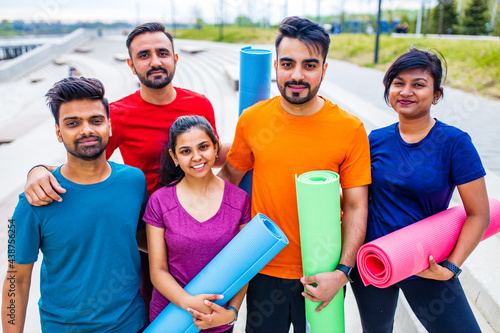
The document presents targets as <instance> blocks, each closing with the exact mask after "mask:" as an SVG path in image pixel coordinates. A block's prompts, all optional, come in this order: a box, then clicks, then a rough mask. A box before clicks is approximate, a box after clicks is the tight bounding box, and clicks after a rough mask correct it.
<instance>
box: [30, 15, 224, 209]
mask: <svg viewBox="0 0 500 333" xmlns="http://www.w3.org/2000/svg"><path fill="white" fill-rule="evenodd" d="M126 43H127V48H128V51H129V56H130V58H129V59H127V63H128V65H129V67H130V69H131V70H132V72H133V73H134V74H135V75H137V77H138V79H139V81H140V85H141V87H140V89H139V90H137V91H136V92H135V93H133V94H131V95H129V96H126V97H124V98H122V99H120V100H118V101H116V102H113V103H111V104H110V119H111V123H112V132H113V133H112V136H111V137H110V141H109V144H108V147H107V148H106V156H107V157H108V158H109V157H110V156H111V155H112V154H113V152H114V151H115V150H116V148H120V152H121V154H122V157H123V161H124V163H125V164H128V165H131V166H135V167H138V168H139V169H141V170H142V171H143V172H144V174H145V175H146V180H147V183H148V192H149V194H151V193H152V192H153V191H154V189H155V184H156V177H157V173H158V170H159V157H160V155H161V152H162V148H163V147H164V145H165V143H166V140H167V139H168V132H167V130H168V129H169V128H170V125H171V124H172V123H173V122H174V121H175V119H177V117H179V116H183V115H199V116H203V117H205V118H206V119H207V120H208V121H209V122H210V124H211V125H212V127H213V128H214V130H216V126H215V116H214V110H213V107H212V104H211V103H210V101H209V100H208V99H207V98H206V97H205V96H203V95H201V94H198V93H196V92H193V91H190V90H187V89H182V88H178V87H174V86H173V84H172V79H173V77H174V74H175V68H176V65H177V60H178V55H177V54H176V53H175V52H174V44H173V38H172V36H171V35H170V34H169V33H168V32H166V31H165V27H164V26H163V24H161V23H145V24H142V25H139V26H137V27H136V28H134V30H132V32H131V33H130V34H129V36H128V38H127V42H126ZM216 134H217V133H216ZM228 150H229V146H228V145H223V146H222V147H221V151H220V152H219V158H218V160H217V161H216V166H217V167H221V166H222V165H223V164H224V162H225V156H226V154H227V151H228ZM44 167H45V168H47V169H48V170H49V171H52V170H54V169H55V167H50V166H37V167H35V168H33V169H32V170H31V171H30V172H29V174H28V181H27V183H26V187H25V194H26V197H27V198H28V201H29V202H30V203H31V204H32V205H34V206H41V205H46V204H48V203H50V202H52V200H56V201H60V200H61V197H60V196H59V194H58V192H59V193H64V192H65V190H64V189H63V188H62V187H61V186H60V185H59V184H58V183H57V181H56V180H55V178H54V177H53V176H52V174H51V173H49V172H47V170H45V168H44Z"/></svg>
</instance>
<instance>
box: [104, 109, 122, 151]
mask: <svg viewBox="0 0 500 333" xmlns="http://www.w3.org/2000/svg"><path fill="white" fill-rule="evenodd" d="M114 110H115V106H114V104H113V103H111V104H110V105H109V118H110V120H111V136H110V137H109V141H108V145H107V146H106V159H109V158H110V157H111V155H113V153H114V151H115V150H116V149H117V148H118V147H119V140H118V137H119V135H120V134H119V133H120V124H119V121H118V120H119V119H118V117H117V116H115V114H114Z"/></svg>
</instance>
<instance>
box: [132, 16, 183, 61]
mask: <svg viewBox="0 0 500 333" xmlns="http://www.w3.org/2000/svg"><path fill="white" fill-rule="evenodd" d="M148 32H163V33H164V34H165V36H167V37H168V39H169V40H170V43H172V53H175V52H174V38H173V37H172V35H171V34H169V33H168V32H167V30H166V29H165V26H164V25H163V24H161V23H159V22H149V23H144V24H141V25H138V26H137V27H135V28H134V30H132V31H131V32H130V34H129V35H128V37H127V42H126V44H127V49H128V54H129V56H130V58H132V55H131V54H130V44H132V41H133V40H134V38H135V37H137V36H139V35H142V34H145V33H148Z"/></svg>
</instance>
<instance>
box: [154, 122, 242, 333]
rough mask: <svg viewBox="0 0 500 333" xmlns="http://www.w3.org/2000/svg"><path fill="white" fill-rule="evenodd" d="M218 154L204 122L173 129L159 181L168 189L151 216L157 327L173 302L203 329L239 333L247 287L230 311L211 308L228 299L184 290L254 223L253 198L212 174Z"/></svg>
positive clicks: (158, 197) (156, 201) (175, 125)
mask: <svg viewBox="0 0 500 333" xmlns="http://www.w3.org/2000/svg"><path fill="white" fill-rule="evenodd" d="M218 148H219V142H218V140H217V137H216V136H215V134H214V131H213V129H212V127H211V125H210V123H209V122H208V121H207V120H206V119H204V118H203V117H199V116H185V117H180V118H178V119H177V120H176V121H175V122H174V123H173V124H172V126H171V128H170V132H169V140H168V147H166V148H165V150H164V152H163V156H162V163H161V170H160V177H159V182H161V184H162V185H163V187H162V188H161V189H159V190H157V191H156V192H155V193H153V195H152V196H151V198H150V200H149V202H148V205H147V207H146V212H145V214H144V221H145V222H147V226H146V231H147V237H148V251H149V258H150V259H149V261H150V272H151V280H152V282H153V285H154V290H153V297H152V300H151V304H150V320H151V321H153V320H154V319H155V318H156V317H157V316H158V314H159V313H160V312H161V311H162V310H163V309H164V308H165V307H166V306H167V305H168V304H169V303H170V302H172V303H174V304H175V305H177V306H178V307H180V308H182V309H185V310H187V311H189V313H191V314H192V315H193V321H194V323H195V325H196V327H198V328H199V329H202V330H206V332H231V331H232V326H231V325H230V324H232V323H234V321H235V320H236V317H237V311H238V310H239V308H240V305H241V302H242V300H243V297H244V295H245V292H246V287H244V288H243V289H242V290H240V292H238V293H237V294H236V295H235V296H234V297H233V298H232V299H230V300H228V302H227V307H226V308H224V307H221V306H219V305H217V304H215V303H213V302H210V300H218V299H221V297H222V296H221V295H215V294H200V295H190V294H188V293H187V292H186V291H185V290H184V289H183V288H184V287H185V286H186V285H187V284H188V283H189V282H190V281H191V280H192V279H193V278H194V277H195V276H196V275H197V274H198V273H199V272H200V271H201V270H202V269H203V268H204V267H205V266H206V265H207V264H208V263H209V262H210V261H211V260H212V259H213V258H214V257H215V256H216V255H217V254H218V253H219V252H220V251H221V250H222V249H223V248H224V246H225V245H226V244H228V243H229V242H230V241H231V239H232V238H233V237H234V236H236V234H237V233H238V232H239V231H240V230H241V229H242V228H243V227H244V226H245V224H246V223H248V221H250V199H249V197H248V195H247V194H246V193H245V192H244V191H243V190H241V189H239V188H238V187H236V186H234V185H232V184H230V183H229V182H227V181H225V180H223V179H221V178H219V177H217V176H216V175H214V174H213V172H212V166H213V164H214V163H215V159H216V157H217V151H218ZM228 324H229V325H228Z"/></svg>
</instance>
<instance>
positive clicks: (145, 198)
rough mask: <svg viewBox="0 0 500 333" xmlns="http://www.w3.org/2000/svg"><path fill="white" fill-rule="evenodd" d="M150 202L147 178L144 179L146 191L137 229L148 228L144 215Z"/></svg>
mask: <svg viewBox="0 0 500 333" xmlns="http://www.w3.org/2000/svg"><path fill="white" fill-rule="evenodd" d="M147 204H148V188H147V185H146V179H144V193H143V198H142V207H141V215H140V218H139V223H138V225H137V231H142V230H144V229H146V224H145V223H144V220H143V217H144V214H145V212H146V206H147Z"/></svg>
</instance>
